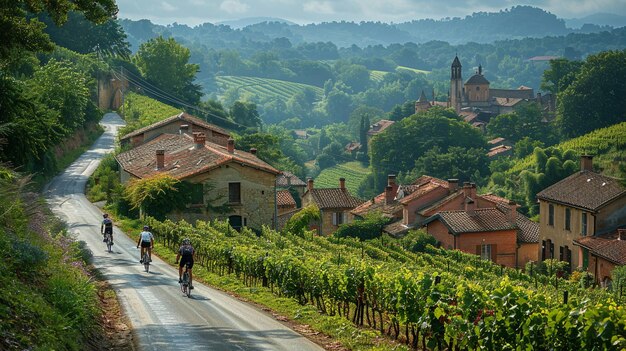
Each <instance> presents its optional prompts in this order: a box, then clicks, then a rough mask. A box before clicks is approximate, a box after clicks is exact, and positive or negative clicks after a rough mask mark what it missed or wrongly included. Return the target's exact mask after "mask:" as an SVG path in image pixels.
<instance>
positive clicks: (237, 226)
mask: <svg viewBox="0 0 626 351" xmlns="http://www.w3.org/2000/svg"><path fill="white" fill-rule="evenodd" d="M228 224H230V226H231V227H232V228H233V229H234V230H236V231H240V230H241V227H242V225H243V221H242V217H241V216H230V217H228Z"/></svg>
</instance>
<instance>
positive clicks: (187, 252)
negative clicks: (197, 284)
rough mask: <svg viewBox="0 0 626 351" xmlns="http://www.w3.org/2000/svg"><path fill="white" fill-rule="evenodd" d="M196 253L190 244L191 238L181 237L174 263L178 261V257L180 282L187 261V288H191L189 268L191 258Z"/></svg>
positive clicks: (191, 263)
mask: <svg viewBox="0 0 626 351" xmlns="http://www.w3.org/2000/svg"><path fill="white" fill-rule="evenodd" d="M195 255H196V250H194V248H193V246H191V240H189V239H188V238H185V239H183V243H182V245H181V246H180V249H178V255H176V263H178V259H180V258H181V256H182V259H181V260H180V265H179V266H178V283H181V282H182V276H183V267H184V266H185V265H186V264H187V262H189V289H193V284H192V282H193V275H192V273H191V269H192V268H193V259H194V257H195Z"/></svg>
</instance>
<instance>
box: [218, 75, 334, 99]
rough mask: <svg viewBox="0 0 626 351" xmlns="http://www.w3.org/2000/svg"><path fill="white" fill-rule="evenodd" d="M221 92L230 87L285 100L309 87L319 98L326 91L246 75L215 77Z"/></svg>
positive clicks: (260, 97) (265, 97)
mask: <svg viewBox="0 0 626 351" xmlns="http://www.w3.org/2000/svg"><path fill="white" fill-rule="evenodd" d="M215 80H216V81H217V86H218V88H219V93H220V94H223V93H224V92H226V91H227V90H229V89H238V90H239V93H240V94H242V95H245V94H246V93H248V94H250V95H253V96H257V97H259V99H260V100H264V99H267V98H270V97H278V98H280V99H281V100H283V101H287V100H289V98H290V97H291V96H293V95H294V94H296V93H299V92H301V91H303V90H305V89H307V88H309V89H313V90H314V91H315V94H316V95H317V99H321V98H322V96H323V94H324V91H323V90H322V89H321V88H319V87H316V86H313V85H307V84H301V83H294V82H287V81H284V80H277V79H269V78H258V77H244V76H217V77H215Z"/></svg>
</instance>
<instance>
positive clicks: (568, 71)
mask: <svg viewBox="0 0 626 351" xmlns="http://www.w3.org/2000/svg"><path fill="white" fill-rule="evenodd" d="M581 65H582V62H580V61H570V60H567V59H555V60H550V68H548V69H547V70H545V71H544V72H543V77H542V78H541V89H542V90H544V91H549V92H551V93H552V94H555V95H556V94H558V93H559V92H561V91H563V90H565V89H567V87H568V86H569V85H570V84H571V83H572V81H573V80H574V77H575V75H576V73H578V71H579V70H580V66H581Z"/></svg>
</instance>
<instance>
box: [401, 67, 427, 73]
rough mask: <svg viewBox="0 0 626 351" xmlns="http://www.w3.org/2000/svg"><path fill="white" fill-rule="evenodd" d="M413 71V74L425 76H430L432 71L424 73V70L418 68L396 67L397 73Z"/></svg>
mask: <svg viewBox="0 0 626 351" xmlns="http://www.w3.org/2000/svg"><path fill="white" fill-rule="evenodd" d="M402 70H405V71H411V72H415V73H423V74H428V73H430V71H424V70H423V69H417V68H411V67H405V66H398V67H396V71H402Z"/></svg>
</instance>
